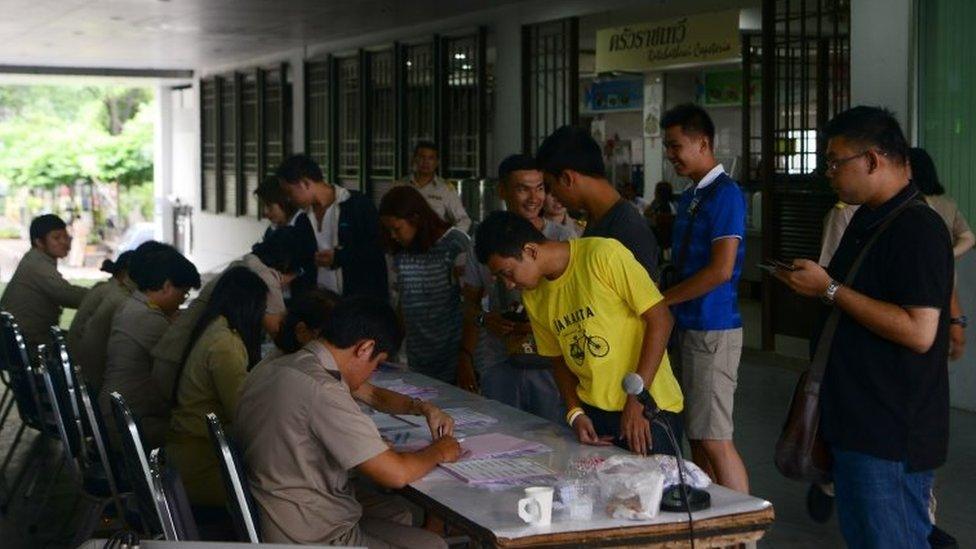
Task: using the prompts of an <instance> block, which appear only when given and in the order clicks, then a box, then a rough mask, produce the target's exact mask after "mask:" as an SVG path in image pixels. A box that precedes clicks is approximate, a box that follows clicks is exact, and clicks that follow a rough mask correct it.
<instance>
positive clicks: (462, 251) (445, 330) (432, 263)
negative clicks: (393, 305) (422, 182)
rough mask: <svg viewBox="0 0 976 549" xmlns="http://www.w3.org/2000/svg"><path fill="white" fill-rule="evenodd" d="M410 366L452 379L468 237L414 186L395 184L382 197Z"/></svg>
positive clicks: (386, 234)
mask: <svg viewBox="0 0 976 549" xmlns="http://www.w3.org/2000/svg"><path fill="white" fill-rule="evenodd" d="M379 214H380V222H381V223H382V224H383V228H384V232H383V234H384V237H385V240H386V246H387V249H388V250H389V251H390V253H391V254H392V255H393V271H394V274H395V276H396V290H397V292H396V293H397V296H398V299H399V302H398V303H399V311H400V315H401V316H402V318H403V324H404V328H405V329H406V334H407V336H406V347H407V364H408V365H409V366H410V369H411V370H414V371H416V372H419V373H421V374H424V375H428V376H430V377H433V378H436V379H439V380H441V381H444V382H447V383H452V384H453V383H454V382H455V380H456V378H457V349H458V345H459V344H460V341H461V287H460V284H459V281H458V269H457V268H456V266H457V265H459V264H460V265H463V262H464V258H465V257H466V255H467V254H468V253H470V250H471V239H470V238H468V235H467V234H465V233H464V232H462V231H461V230H459V229H457V228H454V227H451V226H450V225H448V224H447V223H446V222H444V221H443V220H442V219H441V218H440V217H438V215H437V214H436V213H435V212H434V210H433V209H431V207H430V206H429V205H428V204H427V201H426V200H425V199H424V197H423V196H422V195H421V194H420V193H419V192H417V190H416V189H414V188H412V187H395V188H393V189H391V190H390V191H389V192H387V193H386V195H384V196H383V199H382V200H381V201H380V211H379Z"/></svg>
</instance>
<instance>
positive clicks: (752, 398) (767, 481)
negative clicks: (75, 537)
mask: <svg viewBox="0 0 976 549" xmlns="http://www.w3.org/2000/svg"><path fill="white" fill-rule="evenodd" d="M801 366H802V362H800V361H798V360H796V359H788V358H783V357H778V356H776V355H771V354H764V353H759V352H754V351H752V352H750V351H747V352H746V353H745V355H744V357H743V365H742V368H741V369H740V388H739V391H738V393H737V395H736V415H735V421H736V429H737V431H736V443H737V445H738V447H739V449H740V451H741V453H742V455H743V458H744V460H745V462H746V465H747V466H748V468H749V475H750V480H751V484H752V491H753V493H754V494H756V495H758V496H760V497H763V498H766V499H768V500H770V501H772V502H773V504H774V506H775V509H776V522H775V524H774V525H773V528H772V530H770V532H769V533H768V535H767V536H766V538H765V539H764V540H763V541H762V542H761V543H760V546H761V547H775V548H780V547H789V548H793V547H797V548H806V547H809V548H811V549H825V548H834V547H842V546H843V543H842V541H841V539H840V536H839V534H838V530H837V524H836V521H835V520H831V522H829V523H827V524H817V523H814V522H813V521H812V520H810V519H809V518H808V517H807V515H806V510H805V507H804V505H805V504H804V497H805V493H806V486H804V485H802V484H800V483H797V482H792V481H789V480H786V479H785V478H783V477H782V476H780V474H779V473H778V472H776V469H775V468H774V467H773V444H774V442H775V440H776V436H777V434H778V433H779V429H780V426H781V424H782V421H783V413H784V411H785V409H786V406H787V404H788V401H789V398H790V396H791V393H792V390H793V385H794V383H795V381H796V378H797V374H798V369H799V368H800V367H801ZM13 421H16V420H13ZM951 421H952V425H951V429H952V435H951V437H952V438H951V443H950V453H949V462H948V464H947V465H946V466H945V467H943V468H942V469H941V470H939V472H938V475H937V492H938V495H939V520H940V523H941V524H942V526H943V527H944V528H945V529H946V530H947V531H948V532H950V533H952V534H954V535H955V536H956V537H957V538H958V539H959V541H960V543H961V545H960V546H961V547H976V505H974V504H973V503H972V500H971V499H970V498H971V497H972V492H973V489H974V488H976V470H974V467H973V464H974V463H976V414H971V413H967V412H960V411H955V410H954V411H953V413H952V418H951ZM14 431H15V429H14V428H12V427H11V426H8V427H7V428H6V429H4V430H3V432H2V433H0V455H2V453H5V452H6V449H7V447H9V444H10V442H11V439H12V438H13V434H14ZM29 446H30V444H22V446H21V451H20V452H18V456H19V457H18V460H17V461H18V463H14V464H12V467H11V470H12V471H16V470H17V466H19V465H20V463H19V462H21V461H22V460H23V456H24V455H25V454H26V450H27V448H28V447H29ZM54 452H55V447H54V446H51V447H49V448H48V455H53V454H54ZM10 476H12V475H11V472H10V471H8V478H9V477H10ZM63 478H65V476H62V479H63ZM15 501H16V502H17V503H15V505H14V506H13V507H12V509H11V515H9V516H4V517H2V518H0V547H3V548H5V549H20V548H34V547H44V546H49V547H64V546H65V543H64V542H63V541H62V542H59V543H58V542H55V543H52V542H50V541H47V542H45V541H44V539H45V538H50V537H53V536H55V535H57V534H58V533H60V534H61V535H62V537H65V534H69V533H70V531H71V529H72V524H73V521H74V520H75V519H74V518H73V517H74V516H77V514H78V512H79V511H80V510H81V509H82V506H81V505H74V503H73V498H72V497H71V496H70V487H69V486H68V485H67V483H66V482H64V481H62V483H61V485H60V486H59V489H58V491H57V493H56V494H55V496H54V497H53V498H52V502H51V506H50V510H49V511H47V512H45V513H44V514H43V520H42V521H41V528H40V532H39V535H38V536H34V537H32V536H30V535H29V534H28V532H27V526H28V522H29V521H28V517H27V516H26V515H27V514H28V510H27V509H25V506H24V504H23V503H22V501H23V500H21V499H17V500H15Z"/></svg>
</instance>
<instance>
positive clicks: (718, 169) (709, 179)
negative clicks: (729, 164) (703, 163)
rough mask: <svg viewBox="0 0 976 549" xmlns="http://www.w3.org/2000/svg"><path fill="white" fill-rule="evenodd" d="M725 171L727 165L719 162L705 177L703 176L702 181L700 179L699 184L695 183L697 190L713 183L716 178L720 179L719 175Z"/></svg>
mask: <svg viewBox="0 0 976 549" xmlns="http://www.w3.org/2000/svg"><path fill="white" fill-rule="evenodd" d="M723 173H725V166H723V165H721V164H717V165H716V166H715V167H714V168H712V169H711V170H709V172H708V173H706V174H705V177H703V178H701V181H699V182H698V184H697V185H695V190H696V191H697V190H701V189H704V188H705V187H707V186H709V185H711V184H712V183H714V182H715V180H716V179H718V176H720V175H722V174H723Z"/></svg>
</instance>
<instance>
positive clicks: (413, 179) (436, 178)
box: [410, 173, 444, 187]
mask: <svg viewBox="0 0 976 549" xmlns="http://www.w3.org/2000/svg"><path fill="white" fill-rule="evenodd" d="M427 184H428V185H430V186H433V187H437V186H438V185H443V184H444V179H442V178H441V176H439V175H437V174H436V173H435V174H434V178H433V179H431V180H430V183H427ZM410 185H412V186H414V187H417V186H419V184H418V183H417V174H410Z"/></svg>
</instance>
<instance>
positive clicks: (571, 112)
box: [521, 17, 579, 154]
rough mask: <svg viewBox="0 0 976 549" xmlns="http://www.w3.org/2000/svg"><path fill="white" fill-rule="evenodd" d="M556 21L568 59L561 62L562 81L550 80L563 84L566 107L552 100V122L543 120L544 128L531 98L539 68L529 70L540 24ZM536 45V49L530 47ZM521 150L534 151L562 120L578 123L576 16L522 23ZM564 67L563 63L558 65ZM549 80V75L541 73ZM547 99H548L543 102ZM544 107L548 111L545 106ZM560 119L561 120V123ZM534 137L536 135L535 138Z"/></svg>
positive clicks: (563, 122)
mask: <svg viewBox="0 0 976 549" xmlns="http://www.w3.org/2000/svg"><path fill="white" fill-rule="evenodd" d="M555 24H558V25H560V26H561V27H562V29H561V33H560V34H561V35H562V43H563V44H562V46H563V47H562V51H561V53H562V55H564V56H566V57H567V59H566V60H565V63H564V68H565V73H564V74H563V78H562V80H563V82H555V80H556V77H555V75H554V76H553V84H554V86H555V85H561V86H564V88H565V89H564V91H563V94H564V97H565V98H566V100H565V107H566V109H565V110H561V109H560V106H559V105H558V104H557V103H556V102H555V101H553V104H552V109H551V114H552V119H551V122H552V124H545V126H547V127H545V128H539V127H537V124H536V122H537V121H538V120H537V117H536V113H537V112H538V111H539V109H538V105H535V104H534V102H533V101H532V92H533V89H538V88H539V86H540V84H539V78H538V71H535V72H534V71H533V70H532V66H533V65H532V61H533V57H538V46H539V41H538V38H539V37H538V34H539V32H540V31H541V30H542V28H544V27H546V26H550V25H555ZM533 47H535V49H533ZM521 49H522V152H523V153H525V154H533V153H535V149H536V147H537V146H538V145H539V143H541V141H542V136H544V135H547V134H549V133H552V132H553V131H554V130H556V129H557V128H558V127H559V126H562V125H564V124H569V125H575V124H578V123H579V18H578V17H567V18H565V19H557V20H554V21H543V22H540V23H533V24H529V25H523V26H522V48H521ZM561 68H563V67H561ZM544 78H546V79H547V80H548V76H544ZM546 103H548V101H547V102H546ZM544 111H549V109H548V108H546V109H544ZM560 122H562V123H560ZM534 138H537V139H534ZM536 140H537V141H538V142H536Z"/></svg>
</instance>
